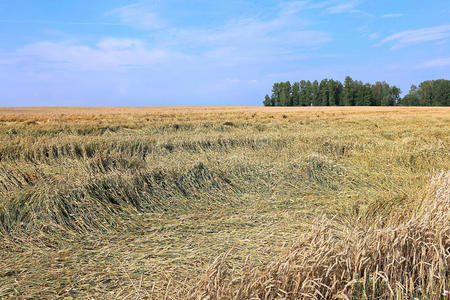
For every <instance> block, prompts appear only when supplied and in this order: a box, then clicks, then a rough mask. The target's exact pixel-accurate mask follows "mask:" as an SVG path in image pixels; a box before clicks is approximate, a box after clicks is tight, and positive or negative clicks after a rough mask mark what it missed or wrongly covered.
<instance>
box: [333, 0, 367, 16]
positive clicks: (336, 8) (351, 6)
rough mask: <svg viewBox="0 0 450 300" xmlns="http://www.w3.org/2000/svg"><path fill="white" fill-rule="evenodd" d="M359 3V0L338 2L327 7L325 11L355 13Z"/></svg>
mask: <svg viewBox="0 0 450 300" xmlns="http://www.w3.org/2000/svg"><path fill="white" fill-rule="evenodd" d="M360 3H361V1H358V0H355V1H347V2H343V3H339V4H336V5H333V6H330V7H328V8H327V12H328V13H330V14H340V13H357V12H360V11H359V10H357V9H356V7H357V6H358V5H359V4H360Z"/></svg>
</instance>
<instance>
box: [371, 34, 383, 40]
mask: <svg viewBox="0 0 450 300" xmlns="http://www.w3.org/2000/svg"><path fill="white" fill-rule="evenodd" d="M379 37H380V34H378V33H371V34H369V39H370V40H376V39H377V38H379Z"/></svg>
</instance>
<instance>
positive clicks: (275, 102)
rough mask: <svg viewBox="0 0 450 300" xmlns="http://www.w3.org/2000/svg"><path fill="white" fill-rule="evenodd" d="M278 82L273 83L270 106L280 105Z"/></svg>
mask: <svg viewBox="0 0 450 300" xmlns="http://www.w3.org/2000/svg"><path fill="white" fill-rule="evenodd" d="M280 92H281V90H280V83H274V84H273V87H272V97H271V104H272V105H271V106H278V105H280Z"/></svg>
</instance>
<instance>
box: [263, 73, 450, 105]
mask: <svg viewBox="0 0 450 300" xmlns="http://www.w3.org/2000/svg"><path fill="white" fill-rule="evenodd" d="M401 93H402V92H401V90H400V89H399V88H398V87H396V86H395V85H394V86H390V85H389V84H388V83H386V82H385V81H377V82H376V83H375V84H370V83H363V82H362V81H358V80H353V79H352V78H351V77H350V76H347V77H345V81H344V84H342V83H341V82H339V81H338V80H333V79H323V80H321V81H320V83H319V82H318V81H317V80H314V82H311V81H309V80H308V81H305V80H301V81H299V82H295V83H294V84H292V85H291V83H290V82H289V81H286V82H278V83H274V84H273V86H272V95H271V96H270V97H269V95H266V96H265V97H264V101H263V104H264V105H265V106H292V105H296V106H299V105H301V106H309V105H314V106H325V105H347V106H350V105H364V106H368V105H376V106H380V105H383V106H387V105H390V106H393V105H422V106H430V105H433V106H450V80H445V79H438V80H427V81H423V82H421V83H420V85H419V86H418V87H417V86H415V85H411V88H410V90H409V93H408V94H407V95H405V96H404V97H403V98H400V94H401Z"/></svg>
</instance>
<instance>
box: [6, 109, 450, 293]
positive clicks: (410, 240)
mask: <svg viewBox="0 0 450 300" xmlns="http://www.w3.org/2000/svg"><path fill="white" fill-rule="evenodd" d="M449 149H450V108H439V107H428V108H413V107H409V108H405V107H403V108H398V107H366V108H358V107H325V108H313V107H306V108H295V107H290V108H287V107H285V108H281V107H278V108H277V107H274V108H257V107H197V108H188V107H178V108H168V107H160V108H7V109H5V108H3V109H0V298H22V299H31V298H33V299H38V298H39V299H42V298H43V299H54V298H64V299H72V298H77V299H78V298H79V299H332V298H341V299H389V298H392V299H394V298H395V299H414V298H417V299H445V297H448V296H447V295H448V290H449V289H450V288H449V287H450V280H449V276H450V270H449V266H450V221H449V220H450V151H449Z"/></svg>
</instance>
